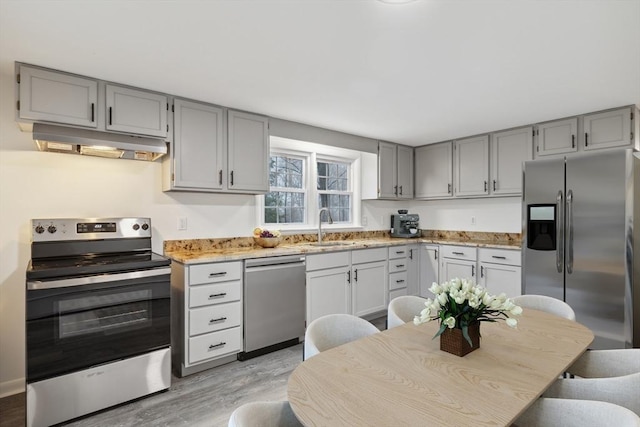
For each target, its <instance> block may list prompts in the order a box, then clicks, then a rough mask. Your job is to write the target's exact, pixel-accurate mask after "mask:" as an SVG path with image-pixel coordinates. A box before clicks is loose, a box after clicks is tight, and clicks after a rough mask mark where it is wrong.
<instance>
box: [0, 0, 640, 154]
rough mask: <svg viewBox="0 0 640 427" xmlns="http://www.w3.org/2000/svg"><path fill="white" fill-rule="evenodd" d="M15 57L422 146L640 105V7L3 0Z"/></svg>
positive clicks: (613, 3) (367, 0)
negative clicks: (571, 116)
mask: <svg viewBox="0 0 640 427" xmlns="http://www.w3.org/2000/svg"><path fill="white" fill-rule="evenodd" d="M0 61H1V65H2V70H3V78H5V77H7V76H6V74H7V72H6V70H11V72H12V71H13V68H12V65H11V66H9V65H8V64H13V61H22V62H27V63H31V64H35V65H41V66H45V67H50V68H55V69H59V70H64V71H69V72H73V73H76V74H82V75H87V76H92V77H96V78H100V79H104V80H110V81H113V82H118V83H123V84H128V85H132V86H137V87H141V88H147V89H152V90H157V91H161V92H166V93H170V94H175V95H180V96H183V97H188V98H192V99H196V100H202V101H206V102H211V103H215V104H220V105H224V106H229V107H234V108H239V109H243V110H248V111H252V112H256V113H261V114H266V115H269V116H272V117H278V118H282V119H287V120H293V121H297V122H302V123H307V124H311V125H315V126H320V127H325V128H329V129H334V130H338V131H343V132H348V133H352V134H356V135H361V136H366V137H372V138H377V139H383V140H388V141H393V142H398V143H403V144H408V145H414V146H417V145H423V144H427V143H432V142H438V141H443V140H447V139H452V138H459V137H464V136H470V135H474V134H478V133H483V132H488V131H494V130H500V129H506V128H509V127H514V126H519V125H525V124H530V123H534V122H540V121H545V120H552V119H557V118H561V117H565V116H569V115H575V114H581V113H587V112H591V111H597V110H601V109H606V108H612V107H618V106H622V105H627V104H634V103H635V104H639V105H640V0H591V1H585V0H491V1H490V0H417V1H414V2H412V3H408V4H404V5H396V4H385V3H382V2H380V1H376V0H181V1H178V0H173V1H172V0H164V1H158V0H155V1H152V0H137V1H133V0H131V1H130V0H108V1H106V0H57V1H50V0H41V1H33V0H0Z"/></svg>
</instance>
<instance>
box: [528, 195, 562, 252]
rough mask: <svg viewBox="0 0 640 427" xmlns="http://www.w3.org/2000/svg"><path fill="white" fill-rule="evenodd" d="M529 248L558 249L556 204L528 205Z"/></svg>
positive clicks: (539, 249)
mask: <svg viewBox="0 0 640 427" xmlns="http://www.w3.org/2000/svg"><path fill="white" fill-rule="evenodd" d="M527 211H528V212H527V248H529V249H534V250H538V251H555V250H556V214H557V213H556V205H555V204H553V205H527Z"/></svg>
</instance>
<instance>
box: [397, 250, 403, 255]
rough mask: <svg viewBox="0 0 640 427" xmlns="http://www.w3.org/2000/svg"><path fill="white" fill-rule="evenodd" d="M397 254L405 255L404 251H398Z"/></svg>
mask: <svg viewBox="0 0 640 427" xmlns="http://www.w3.org/2000/svg"><path fill="white" fill-rule="evenodd" d="M396 253H397V254H398V255H400V254H403V253H404V251H396Z"/></svg>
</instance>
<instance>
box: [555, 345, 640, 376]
mask: <svg viewBox="0 0 640 427" xmlns="http://www.w3.org/2000/svg"><path fill="white" fill-rule="evenodd" d="M567 372H569V373H570V374H573V375H577V376H579V377H583V378H608V377H619V376H621V375H629V374H634V373H637V372H640V348H619V349H613V350H589V351H587V352H585V353H584V354H583V355H582V356H581V357H580V358H579V359H578V360H576V361H575V362H574V364H573V365H571V366H570V367H569V368H568V369H567Z"/></svg>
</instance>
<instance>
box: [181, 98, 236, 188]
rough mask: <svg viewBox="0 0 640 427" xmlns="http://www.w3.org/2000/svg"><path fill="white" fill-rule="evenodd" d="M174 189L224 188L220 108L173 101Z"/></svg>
mask: <svg viewBox="0 0 640 427" xmlns="http://www.w3.org/2000/svg"><path fill="white" fill-rule="evenodd" d="M174 110H175V112H174V132H175V135H174V141H173V150H171V156H172V157H173V176H172V177H173V180H172V181H173V186H174V187H175V188H192V189H210V190H221V189H222V188H223V182H222V180H223V177H224V174H223V168H224V166H223V165H224V163H223V151H222V145H223V135H224V134H223V128H222V126H223V123H224V122H223V113H224V111H223V109H222V108H219V107H215V106H213V105H207V104H200V103H196V102H191V101H185V100H181V99H176V100H175V102H174Z"/></svg>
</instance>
